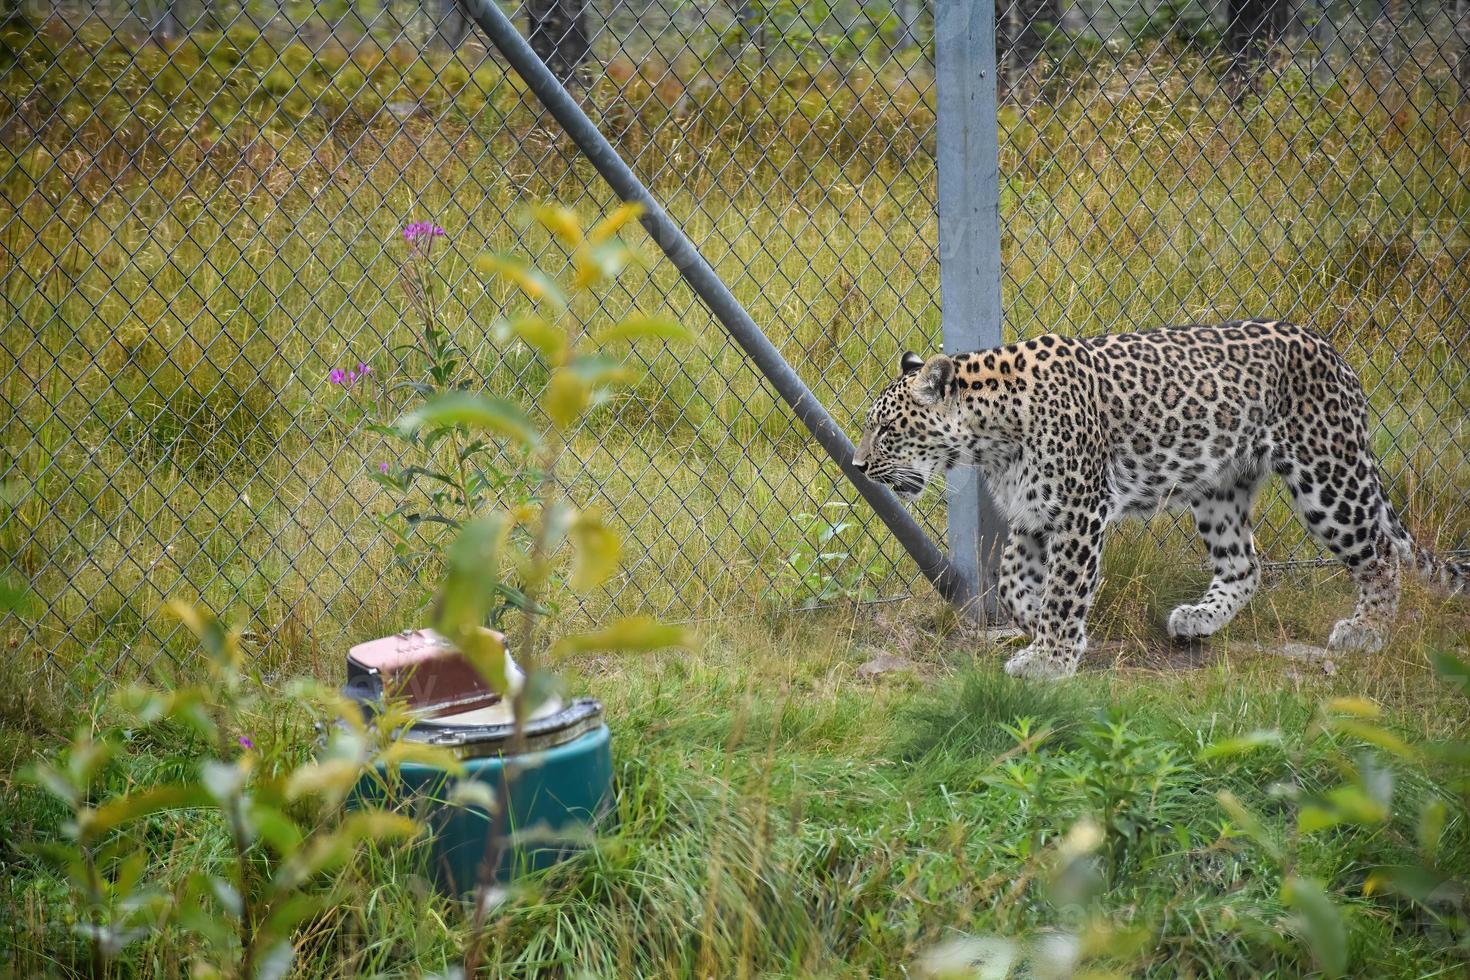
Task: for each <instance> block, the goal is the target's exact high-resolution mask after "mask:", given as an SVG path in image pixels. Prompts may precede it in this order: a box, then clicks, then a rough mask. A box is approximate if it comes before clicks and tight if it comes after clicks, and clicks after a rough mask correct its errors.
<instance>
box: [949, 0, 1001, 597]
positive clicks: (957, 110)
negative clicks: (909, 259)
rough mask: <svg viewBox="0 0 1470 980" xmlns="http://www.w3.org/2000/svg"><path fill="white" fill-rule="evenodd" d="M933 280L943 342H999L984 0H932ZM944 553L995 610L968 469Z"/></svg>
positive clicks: (983, 519) (991, 24)
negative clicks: (937, 293) (934, 110)
mask: <svg viewBox="0 0 1470 980" xmlns="http://www.w3.org/2000/svg"><path fill="white" fill-rule="evenodd" d="M934 49H935V50H934V56H935V57H934V60H935V68H936V72H937V83H938V90H939V91H938V116H939V119H938V126H939V143H938V147H937V154H936V157H937V162H938V166H939V289H940V300H941V304H942V307H943V330H944V349H945V350H946V351H949V352H951V353H955V352H960V351H970V350H980V349H983V348H986V347H996V346H999V345H1000V344H1001V342H1002V341H1001V306H1000V160H999V154H1000V147H999V130H998V128H997V121H996V73H995V5H994V2H993V0H936V4H935V31H934ZM948 493H949V552H950V561H952V562H953V563H954V565H955V567H956V568H957V569H958V570H959V571H960V572H961V573H962V574H964V575H966V576H967V577H969V579H970V581H972V582H974V583H976V593H977V595H978V596H979V602H978V603H977V604H976V607H975V608H974V609H973V610H972V612H973V614H974V615H975V616H976V617H978V618H982V619H983V620H984V621H987V622H994V621H996V619H997V615H998V609H997V603H996V595H995V588H994V584H995V578H996V571H997V568H998V567H999V564H1000V552H1001V549H1002V548H1003V547H1004V545H1005V537H1006V528H1005V522H1004V520H1003V519H1002V518H1001V516H1000V513H999V511H998V510H996V507H995V504H994V502H993V501H992V500H991V499H990V494H989V492H988V491H987V489H986V487H985V481H984V480H983V479H982V478H981V477H980V474H979V473H978V471H976V470H974V469H971V468H965V469H961V470H957V471H956V472H954V473H952V474H951V475H950V479H949V490H948Z"/></svg>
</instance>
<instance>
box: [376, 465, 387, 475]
mask: <svg viewBox="0 0 1470 980" xmlns="http://www.w3.org/2000/svg"><path fill="white" fill-rule="evenodd" d="M378 472H379V473H382V474H383V475H384V476H387V475H388V464H387V463H379V464H378Z"/></svg>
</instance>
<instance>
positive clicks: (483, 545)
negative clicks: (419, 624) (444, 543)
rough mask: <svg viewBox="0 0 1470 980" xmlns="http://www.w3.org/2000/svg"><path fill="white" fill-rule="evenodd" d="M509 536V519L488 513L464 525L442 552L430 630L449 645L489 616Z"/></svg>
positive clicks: (503, 515)
mask: <svg viewBox="0 0 1470 980" xmlns="http://www.w3.org/2000/svg"><path fill="white" fill-rule="evenodd" d="M509 533H510V518H509V516H508V515H506V514H504V513H502V512H500V511H491V512H490V513H488V514H482V515H480V516H479V517H476V518H475V519H473V520H471V521H470V522H469V523H468V524H466V525H465V526H464V529H463V530H462V531H460V533H459V536H458V537H456V538H455V539H454V541H453V543H452V544H450V546H449V548H448V550H447V551H446V552H445V555H444V558H445V564H446V565H447V566H448V567H447V570H446V572H445V576H444V583H443V585H441V586H440V588H439V596H438V601H437V602H436V604H435V609H434V628H435V629H436V630H438V631H439V633H440V634H441V635H443V636H445V637H446V638H448V639H449V641H450V642H451V643H456V644H459V643H461V641H462V639H463V638H464V636H465V635H466V634H468V633H469V632H470V631H471V630H476V629H479V628H480V627H481V626H482V625H483V624H484V622H485V620H486V617H488V616H489V614H490V610H491V608H493V605H494V601H495V594H496V587H497V586H498V585H499V584H500V564H501V553H502V550H503V549H504V547H505V540H506V537H507V535H508V534H509Z"/></svg>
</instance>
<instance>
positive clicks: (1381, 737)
mask: <svg viewBox="0 0 1470 980" xmlns="http://www.w3.org/2000/svg"><path fill="white" fill-rule="evenodd" d="M1329 724H1330V725H1331V726H1332V728H1333V729H1335V730H1336V731H1339V732H1342V733H1343V734H1345V735H1352V736H1354V737H1356V738H1360V739H1362V740H1363V741H1365V742H1367V743H1368V744H1370V745H1376V746H1378V747H1379V748H1380V749H1383V750H1384V751H1386V752H1390V753H1392V754H1394V755H1396V756H1399V757H1400V758H1403V759H1413V758H1416V757H1417V756H1418V755H1419V750H1418V749H1416V748H1414V747H1413V746H1412V745H1410V744H1409V743H1407V742H1405V741H1404V740H1403V739H1401V738H1399V737H1398V736H1397V735H1395V734H1393V733H1392V732H1390V731H1389V730H1388V729H1386V728H1383V727H1381V726H1379V725H1374V724H1371V723H1370V722H1366V721H1358V720H1357V719H1354V718H1334V719H1332V720H1331V721H1330V722H1329Z"/></svg>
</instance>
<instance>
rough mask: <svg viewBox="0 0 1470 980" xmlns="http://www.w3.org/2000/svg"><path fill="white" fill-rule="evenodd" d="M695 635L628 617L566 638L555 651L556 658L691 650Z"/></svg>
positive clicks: (646, 620)
mask: <svg viewBox="0 0 1470 980" xmlns="http://www.w3.org/2000/svg"><path fill="white" fill-rule="evenodd" d="M693 645H694V634H693V632H692V631H690V630H689V629H687V628H686V627H683V626H675V625H670V624H667V623H660V622H659V621H658V620H656V619H654V618H653V617H651V616H629V617H628V618H626V619H619V620H615V621H613V622H612V623H611V624H609V625H608V626H606V627H604V628H603V629H600V630H597V631H596V632H593V633H582V634H579V635H575V636H564V637H562V638H561V639H560V640H558V641H557V643H556V645H555V646H554V647H553V648H552V652H551V655H552V657H553V658H557V657H565V656H568V655H570V654H576V653H590V652H593V651H604V650H630V651H645V650H661V649H663V648H665V647H691V646H693Z"/></svg>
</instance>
